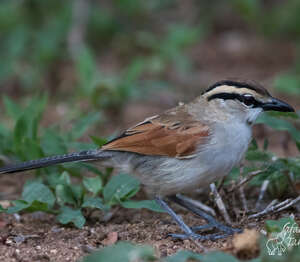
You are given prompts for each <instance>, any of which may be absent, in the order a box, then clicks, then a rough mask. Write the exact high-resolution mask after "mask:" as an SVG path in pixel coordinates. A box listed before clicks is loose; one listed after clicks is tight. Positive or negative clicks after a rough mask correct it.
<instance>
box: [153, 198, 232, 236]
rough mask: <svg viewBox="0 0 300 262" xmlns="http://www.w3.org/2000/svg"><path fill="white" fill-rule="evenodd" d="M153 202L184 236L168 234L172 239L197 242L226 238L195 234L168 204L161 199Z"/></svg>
mask: <svg viewBox="0 0 300 262" xmlns="http://www.w3.org/2000/svg"><path fill="white" fill-rule="evenodd" d="M155 201H156V202H157V203H158V204H159V205H160V206H161V207H162V208H163V209H164V210H165V211H166V212H167V213H168V214H169V215H170V216H171V217H172V218H173V219H174V220H175V221H176V223H177V224H178V225H179V226H180V228H181V229H182V231H183V232H184V233H185V234H169V235H170V236H171V237H173V238H177V239H178V238H179V239H190V238H192V239H198V240H216V239H220V238H224V237H227V235H224V234H210V235H199V234H196V233H195V232H194V231H193V230H192V229H191V228H190V227H189V226H187V225H186V224H185V223H184V221H183V220H182V218H181V217H180V216H178V215H177V214H176V213H175V212H174V211H173V210H172V209H171V208H170V207H169V206H168V204H167V203H166V202H165V201H164V200H163V199H162V198H161V197H155Z"/></svg>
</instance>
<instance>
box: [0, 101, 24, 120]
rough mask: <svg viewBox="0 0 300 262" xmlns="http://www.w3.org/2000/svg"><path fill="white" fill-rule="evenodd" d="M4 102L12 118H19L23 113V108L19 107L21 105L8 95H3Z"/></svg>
mask: <svg viewBox="0 0 300 262" xmlns="http://www.w3.org/2000/svg"><path fill="white" fill-rule="evenodd" d="M3 103H4V107H5V111H6V113H7V114H8V115H9V116H10V117H11V118H13V119H17V118H19V117H20V115H21V114H22V113H23V110H22V109H21V108H20V107H19V105H18V104H16V103H15V102H13V100H11V99H10V98H8V97H7V96H3Z"/></svg>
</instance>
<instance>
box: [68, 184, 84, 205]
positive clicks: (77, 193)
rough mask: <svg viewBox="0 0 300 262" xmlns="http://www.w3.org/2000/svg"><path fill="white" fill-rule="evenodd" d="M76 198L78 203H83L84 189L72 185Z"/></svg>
mask: <svg viewBox="0 0 300 262" xmlns="http://www.w3.org/2000/svg"><path fill="white" fill-rule="evenodd" d="M70 188H71V190H72V193H73V196H74V198H75V199H76V200H77V203H81V201H82V199H83V188H82V186H81V185H72V186H71V187H70Z"/></svg>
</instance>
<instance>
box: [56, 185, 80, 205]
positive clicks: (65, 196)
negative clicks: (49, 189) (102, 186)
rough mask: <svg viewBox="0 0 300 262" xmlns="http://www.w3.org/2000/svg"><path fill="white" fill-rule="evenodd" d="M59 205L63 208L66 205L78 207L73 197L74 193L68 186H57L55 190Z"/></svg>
mask: <svg viewBox="0 0 300 262" xmlns="http://www.w3.org/2000/svg"><path fill="white" fill-rule="evenodd" d="M55 195H56V200H57V203H58V204H59V205H61V206H63V205H64V204H65V203H68V204H73V205H76V204H77V203H76V200H75V199H74V197H73V192H72V190H71V188H70V186H68V185H62V184H60V185H57V186H56V188H55Z"/></svg>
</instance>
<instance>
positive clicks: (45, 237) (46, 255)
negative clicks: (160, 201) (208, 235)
mask: <svg viewBox="0 0 300 262" xmlns="http://www.w3.org/2000/svg"><path fill="white" fill-rule="evenodd" d="M179 214H180V215H182V217H183V219H184V220H185V221H186V222H187V223H188V224H189V225H200V224H204V220H202V219H199V218H197V217H195V216H193V215H191V214H190V213H187V212H185V211H182V210H181V211H179ZM288 215H289V214H288V213H285V214H281V215H280V216H282V217H286V216H288ZM277 218H278V216H269V217H268V219H277ZM264 219H265V218H264ZM264 219H262V220H258V221H256V220H251V221H247V220H245V221H243V222H241V223H239V227H240V228H254V229H255V230H256V231H258V232H259V230H260V229H261V228H263V223H264ZM298 219H299V218H298ZM0 226H1V237H0V261H7V262H15V261H22V262H25V261H26V262H27V261H28V262H29V261H77V260H78V259H79V258H81V257H82V256H84V255H87V254H88V253H89V252H91V251H93V250H95V249H98V248H102V247H104V246H108V245H111V244H113V243H115V242H116V241H117V240H118V241H130V242H133V243H137V244H148V245H151V246H153V247H154V249H155V252H156V254H157V256H158V257H165V256H168V255H171V254H174V253H176V252H177V251H179V250H183V249H187V250H191V251H195V252H204V251H214V250H222V251H225V252H228V253H231V254H235V255H237V250H236V249H235V248H234V246H233V244H232V239H233V237H229V238H227V239H223V240H218V241H214V242H212V241H202V242H198V241H192V240H184V241H181V240H173V239H172V238H171V237H168V233H178V232H179V231H178V230H179V229H178V227H177V226H176V225H175V224H174V223H173V222H172V221H171V218H170V217H169V216H168V215H167V214H161V213H154V212H151V211H147V210H139V211H136V210H125V209H120V210H118V211H116V213H115V214H114V217H113V218H112V219H111V220H110V221H109V222H106V223H105V222H99V221H98V222H97V221H96V218H94V219H93V220H92V221H89V222H88V223H87V225H86V226H85V227H84V228H83V229H75V228H73V227H67V226H61V225H58V224H57V223H56V221H55V219H54V217H53V216H52V215H48V214H41V213H36V214H25V215H22V216H21V219H20V220H19V221H17V220H16V219H15V218H14V217H13V216H8V215H1V216H0ZM255 255H257V253H254V254H251V253H249V254H246V255H245V254H243V255H239V256H240V257H241V258H253V256H255Z"/></svg>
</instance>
